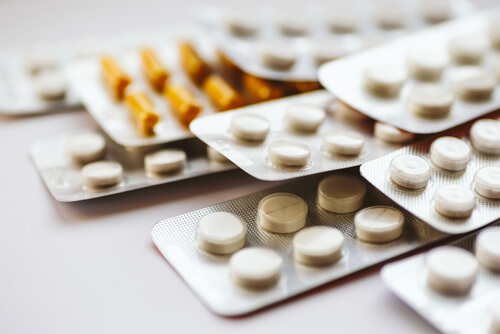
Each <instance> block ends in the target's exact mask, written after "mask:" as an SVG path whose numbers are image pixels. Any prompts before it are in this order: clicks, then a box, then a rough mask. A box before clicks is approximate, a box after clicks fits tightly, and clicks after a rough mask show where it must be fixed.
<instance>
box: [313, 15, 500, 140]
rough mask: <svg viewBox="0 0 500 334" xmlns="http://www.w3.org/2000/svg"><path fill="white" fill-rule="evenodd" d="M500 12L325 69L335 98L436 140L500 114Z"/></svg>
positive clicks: (458, 22)
mask: <svg viewBox="0 0 500 334" xmlns="http://www.w3.org/2000/svg"><path fill="white" fill-rule="evenodd" d="M498 17H500V12H499V10H498V9H495V10H489V11H485V12H481V13H478V14H474V15H471V16H467V17H465V18H460V19H457V20H453V21H450V22H446V23H443V24H441V25H438V26H435V27H432V28H429V29H426V30H424V31H421V32H417V33H415V34H412V35H409V36H407V37H406V38H402V39H398V40H396V41H393V42H389V43H387V44H385V45H382V46H379V47H376V48H373V49H371V50H367V51H364V52H361V53H359V54H356V55H353V56H352V57H348V58H344V59H340V60H338V61H335V62H330V63H327V64H325V65H323V66H322V67H321V68H320V70H319V78H320V81H321V83H322V84H323V86H324V87H325V88H326V89H328V90H329V91H331V92H332V93H333V94H334V95H335V96H336V97H337V98H339V99H341V100H342V101H344V102H346V103H347V104H348V105H349V106H351V107H353V108H355V109H357V110H359V111H361V112H363V113H365V114H366V115H368V116H370V117H372V118H374V119H377V120H380V121H382V122H387V123H389V124H392V125H394V126H396V127H398V128H400V129H403V130H406V131H409V132H412V133H422V134H424V133H437V132H441V131H444V130H447V129H449V128H452V127H454V126H456V125H459V124H462V123H465V122H467V121H469V120H471V119H474V118H477V117H479V116H482V115H484V114H487V113H489V112H492V111H494V110H496V109H498V108H499V107H500V95H499V94H498V84H497V82H498V79H499V76H500V60H499V58H498V48H499V47H500V24H498V22H499V21H498Z"/></svg>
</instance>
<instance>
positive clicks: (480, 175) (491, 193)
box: [474, 167, 500, 199]
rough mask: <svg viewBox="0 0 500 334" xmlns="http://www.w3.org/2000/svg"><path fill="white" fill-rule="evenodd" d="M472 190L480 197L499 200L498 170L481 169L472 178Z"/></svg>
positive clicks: (493, 168) (499, 177)
mask: <svg viewBox="0 0 500 334" xmlns="http://www.w3.org/2000/svg"><path fill="white" fill-rule="evenodd" d="M474 181H475V183H474V190H475V191H476V192H477V193H478V194H479V195H481V196H484V197H486V198H491V199H500V168H499V167H483V168H481V169H479V170H478V171H477V172H476V175H475V176H474Z"/></svg>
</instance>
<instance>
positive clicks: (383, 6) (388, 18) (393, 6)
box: [373, 1, 406, 30]
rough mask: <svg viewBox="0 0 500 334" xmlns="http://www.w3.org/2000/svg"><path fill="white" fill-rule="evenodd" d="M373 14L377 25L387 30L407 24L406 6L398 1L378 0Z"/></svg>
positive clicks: (400, 27)
mask: <svg viewBox="0 0 500 334" xmlns="http://www.w3.org/2000/svg"><path fill="white" fill-rule="evenodd" d="M373 16H374V17H373V18H374V19H375V22H376V23H377V25H378V26H379V27H380V28H382V29H385V30H392V29H402V28H404V26H405V25H406V14H405V11H404V8H403V6H402V5H401V3H399V2H396V1H377V3H375V8H374V12H373Z"/></svg>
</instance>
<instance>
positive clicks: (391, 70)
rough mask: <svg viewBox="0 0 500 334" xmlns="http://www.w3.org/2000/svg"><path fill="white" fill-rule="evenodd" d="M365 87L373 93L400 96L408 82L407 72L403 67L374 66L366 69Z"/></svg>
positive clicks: (381, 64)
mask: <svg viewBox="0 0 500 334" xmlns="http://www.w3.org/2000/svg"><path fill="white" fill-rule="evenodd" d="M364 77H365V79H364V80H365V87H366V89H368V90H369V91H370V92H371V93H373V94H376V95H379V96H383V97H394V96H396V95H398V94H399V91H400V90H401V88H402V87H403V84H404V83H405V80H406V71H405V69H404V68H403V67H400V66H397V65H393V64H385V63H379V64H372V65H370V66H369V67H367V68H366V69H365V72H364Z"/></svg>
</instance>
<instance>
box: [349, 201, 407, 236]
mask: <svg viewBox="0 0 500 334" xmlns="http://www.w3.org/2000/svg"><path fill="white" fill-rule="evenodd" d="M404 222H405V217H404V215H403V213H402V212H401V211H399V210H398V209H396V208H393V207H391V206H382V205H381V206H372V207H368V208H365V209H363V210H361V211H359V212H358V213H356V215H355V216H354V228H355V230H356V237H357V238H359V239H361V240H363V241H366V242H371V243H386V242H390V241H393V240H396V239H397V238H399V237H400V236H401V235H402V234H403V226H404Z"/></svg>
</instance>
